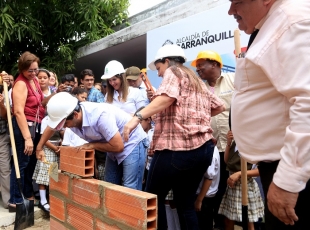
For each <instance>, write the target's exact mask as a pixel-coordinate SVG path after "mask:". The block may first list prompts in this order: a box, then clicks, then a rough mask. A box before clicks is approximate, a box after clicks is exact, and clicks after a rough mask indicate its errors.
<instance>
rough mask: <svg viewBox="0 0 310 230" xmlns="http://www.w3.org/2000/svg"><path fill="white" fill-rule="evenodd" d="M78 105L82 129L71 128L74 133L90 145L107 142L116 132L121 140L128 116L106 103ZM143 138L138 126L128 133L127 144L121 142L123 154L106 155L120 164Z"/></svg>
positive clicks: (143, 133) (83, 103)
mask: <svg viewBox="0 0 310 230" xmlns="http://www.w3.org/2000/svg"><path fill="white" fill-rule="evenodd" d="M80 105H81V108H82V114H83V122H82V129H81V130H80V129H79V128H77V127H74V128H71V130H72V131H73V132H74V133H76V134H77V135H78V136H80V137H81V138H83V139H84V140H86V141H88V142H90V143H91V142H109V141H110V140H111V139H112V137H114V136H115V134H116V133H117V132H119V133H120V134H121V136H122V139H123V130H124V126H125V124H126V123H127V122H128V121H130V120H131V118H132V117H131V116H130V115H129V114H127V113H126V112H124V111H123V110H121V109H119V108H117V107H115V106H113V105H110V104H107V103H102V104H97V103H92V102H82V103H81V104H80ZM144 138H146V133H145V132H144V130H143V129H142V126H141V125H140V124H139V125H138V126H137V128H135V129H134V130H133V131H132V132H131V133H130V135H129V140H128V142H124V140H123V142H124V151H123V152H121V153H110V152H108V153H107V155H108V156H109V157H110V158H111V159H112V160H117V162H118V164H120V163H121V162H122V161H123V160H124V159H125V158H126V157H127V156H128V155H129V154H130V153H131V152H132V151H133V149H134V148H135V147H136V145H137V144H138V143H139V142H140V141H142V140H143V139H144Z"/></svg>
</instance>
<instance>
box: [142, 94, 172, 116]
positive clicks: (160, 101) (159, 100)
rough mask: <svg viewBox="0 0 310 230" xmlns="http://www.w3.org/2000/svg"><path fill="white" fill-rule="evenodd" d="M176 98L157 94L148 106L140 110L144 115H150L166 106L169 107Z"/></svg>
mask: <svg viewBox="0 0 310 230" xmlns="http://www.w3.org/2000/svg"><path fill="white" fill-rule="evenodd" d="M175 100H176V99H175V98H172V97H169V96H167V95H166V94H162V95H160V96H157V97H156V98H155V99H154V100H153V101H152V102H151V103H150V104H149V105H148V106H147V107H145V108H144V109H142V110H141V111H140V114H141V115H142V117H144V118H147V117H150V116H152V115H154V114H156V113H158V112H160V111H162V110H164V109H166V108H168V107H169V106H170V105H172V103H173V102H174V101H175Z"/></svg>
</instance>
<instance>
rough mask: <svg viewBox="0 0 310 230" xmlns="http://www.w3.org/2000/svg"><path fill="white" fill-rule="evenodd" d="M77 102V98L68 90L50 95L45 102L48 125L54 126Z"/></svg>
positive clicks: (65, 116)
mask: <svg viewBox="0 0 310 230" xmlns="http://www.w3.org/2000/svg"><path fill="white" fill-rule="evenodd" d="M77 104H78V99H77V98H76V97H74V96H72V95H71V94H70V93H68V92H60V93H56V94H55V95H54V96H52V97H51V99H50V100H49V101H48V103H47V114H48V116H49V121H48V126H49V127H51V128H52V129H54V128H56V127H57V126H58V125H59V124H60V123H61V122H62V121H63V120H64V119H65V118H67V117H68V116H69V115H70V114H71V113H72V112H73V111H74V109H75V107H76V106H77ZM62 125H63V124H62ZM60 128H62V127H60Z"/></svg>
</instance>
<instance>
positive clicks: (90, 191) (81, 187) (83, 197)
mask: <svg viewBox="0 0 310 230" xmlns="http://www.w3.org/2000/svg"><path fill="white" fill-rule="evenodd" d="M99 183H100V181H99V180H95V179H73V180H72V190H71V191H72V198H73V200H74V202H76V203H78V204H82V205H84V206H87V207H90V208H93V209H97V208H100V201H101V198H100V193H99Z"/></svg>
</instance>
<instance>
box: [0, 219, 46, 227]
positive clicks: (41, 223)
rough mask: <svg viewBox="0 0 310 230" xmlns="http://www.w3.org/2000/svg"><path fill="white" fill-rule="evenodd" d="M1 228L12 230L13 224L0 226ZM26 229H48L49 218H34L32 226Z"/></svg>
mask: <svg viewBox="0 0 310 230" xmlns="http://www.w3.org/2000/svg"><path fill="white" fill-rule="evenodd" d="M0 229H1V230H13V229H14V224H12V225H10V226H7V227H1V228H0ZM26 229H32V230H49V229H50V219H49V218H39V219H36V220H34V226H31V227H29V228H26Z"/></svg>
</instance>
